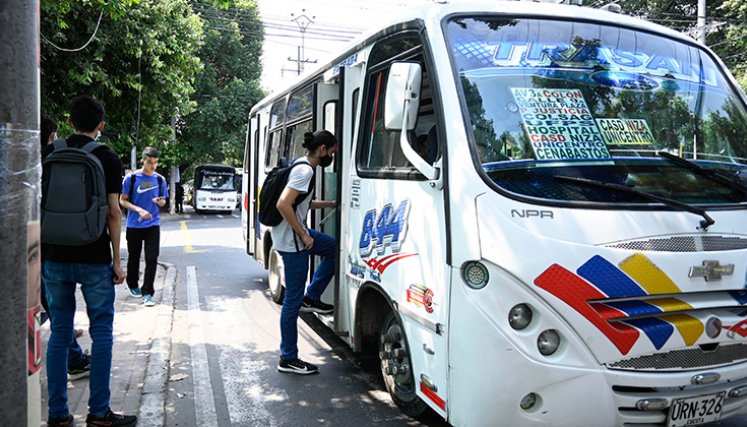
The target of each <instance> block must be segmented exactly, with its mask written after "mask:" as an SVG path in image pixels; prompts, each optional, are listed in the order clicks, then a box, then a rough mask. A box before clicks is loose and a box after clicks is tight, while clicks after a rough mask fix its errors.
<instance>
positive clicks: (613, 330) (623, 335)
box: [534, 264, 641, 354]
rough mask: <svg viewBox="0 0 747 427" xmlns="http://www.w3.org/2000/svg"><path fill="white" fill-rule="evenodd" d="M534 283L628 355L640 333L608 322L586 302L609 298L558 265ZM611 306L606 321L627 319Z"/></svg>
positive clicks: (622, 324) (545, 272) (552, 266)
mask: <svg viewBox="0 0 747 427" xmlns="http://www.w3.org/2000/svg"><path fill="white" fill-rule="evenodd" d="M534 284H535V285H537V286H539V287H540V288H542V289H544V290H546V291H548V292H550V293H551V294H553V295H555V296H556V297H557V298H560V299H561V300H562V301H563V302H565V303H566V304H568V305H569V306H571V307H572V308H574V309H575V310H576V311H578V312H579V314H581V315H582V316H584V317H585V318H586V320H588V321H589V322H591V323H592V324H593V325H594V326H596V327H597V329H599V330H600V331H601V332H602V333H603V334H604V335H605V336H606V337H607V338H608V339H609V340H610V341H611V342H612V344H614V345H615V347H617V349H618V350H620V352H621V353H622V354H628V352H629V351H630V349H631V348H633V345H635V343H636V341H638V337H640V335H641V333H640V332H639V331H638V330H637V329H635V328H633V327H631V326H628V325H626V324H624V323H617V322H615V323H614V325H611V324H609V323H607V321H606V320H605V317H603V316H602V315H601V314H600V313H599V312H597V311H596V310H594V309H593V308H592V307H591V305H590V304H589V303H588V302H587V301H589V300H598V299H604V298H607V296H606V295H604V294H603V293H601V292H599V291H598V290H597V289H596V288H595V287H593V286H591V285H590V284H589V283H588V282H586V281H585V280H583V279H582V278H580V277H578V276H576V275H575V274H573V273H572V272H570V271H568V270H566V269H565V268H563V267H561V266H560V265H558V264H553V265H551V266H550V267H549V268H548V269H547V270H545V271H544V272H543V273H542V274H540V275H539V276H538V277H537V278H536V279H535V280H534ZM611 310H615V309H614V308H612V307H608V308H607V309H605V310H604V315H605V316H606V317H607V318H610V317H621V316H625V314H624V313H620V314H614V313H613V312H612V311H611Z"/></svg>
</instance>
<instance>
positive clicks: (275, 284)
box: [268, 250, 285, 304]
mask: <svg viewBox="0 0 747 427" xmlns="http://www.w3.org/2000/svg"><path fill="white" fill-rule="evenodd" d="M268 270H269V277H268V285H269V288H270V298H272V300H273V301H275V303H277V304H282V303H283V297H285V286H284V284H285V266H284V265H283V257H282V256H280V254H279V253H278V251H275V250H272V251H270V265H269V268H268Z"/></svg>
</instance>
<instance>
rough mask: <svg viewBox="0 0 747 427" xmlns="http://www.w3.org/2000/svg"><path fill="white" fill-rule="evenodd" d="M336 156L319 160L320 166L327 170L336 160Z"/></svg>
mask: <svg viewBox="0 0 747 427" xmlns="http://www.w3.org/2000/svg"><path fill="white" fill-rule="evenodd" d="M334 159H335V158H334V156H329V155H327V156H324V157H320V158H319V165H320V166H321V167H323V168H326V167H327V166H329V165H331V164H332V161H333V160H334Z"/></svg>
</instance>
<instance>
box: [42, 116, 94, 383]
mask: <svg viewBox="0 0 747 427" xmlns="http://www.w3.org/2000/svg"><path fill="white" fill-rule="evenodd" d="M56 139H57V123H55V121H54V120H52V119H51V118H49V117H47V116H42V119H41V152H42V153H43V152H44V149H45V148H47V145H50V144H52V142H54V141H55V140H56ZM41 305H42V307H43V308H44V313H42V316H41V323H42V325H43V324H44V322H46V321H47V319H48V318H49V304H47V291H46V288H45V287H44V280H43V279H42V280H41ZM81 335H83V330H82V329H74V330H73V339H72V341H71V342H70V347H69V348H68V350H67V378H68V379H69V380H77V379H80V378H85V377H87V376H88V375H89V373H90V370H91V355H89V354H88V353H87V352H86V353H84V352H83V349H81V348H80V344H78V337H79V336H81Z"/></svg>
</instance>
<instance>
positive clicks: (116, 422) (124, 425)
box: [86, 409, 137, 427]
mask: <svg viewBox="0 0 747 427" xmlns="http://www.w3.org/2000/svg"><path fill="white" fill-rule="evenodd" d="M136 424H137V417H136V416H134V415H120V414H115V413H114V412H112V410H111V409H109V410H108V411H107V412H106V415H104V416H103V417H93V416H91V414H88V416H87V417H86V426H88V427H133V426H134V425H136Z"/></svg>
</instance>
